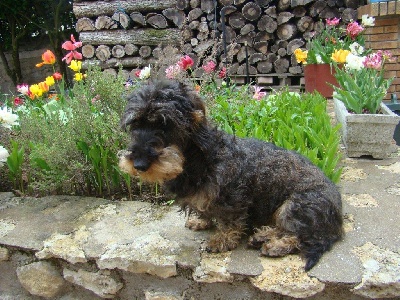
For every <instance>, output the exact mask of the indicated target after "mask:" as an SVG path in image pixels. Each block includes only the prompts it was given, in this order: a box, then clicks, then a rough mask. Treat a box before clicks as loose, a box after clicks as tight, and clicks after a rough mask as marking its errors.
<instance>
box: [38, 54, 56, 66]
mask: <svg viewBox="0 0 400 300" xmlns="http://www.w3.org/2000/svg"><path fill="white" fill-rule="evenodd" d="M42 60H43V61H42V62H41V63H38V64H36V67H38V68H40V67H41V66H43V65H53V64H54V63H55V62H56V56H55V55H54V53H53V52H51V51H50V50H46V52H45V53H43V54H42Z"/></svg>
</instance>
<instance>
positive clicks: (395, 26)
mask: <svg viewBox="0 0 400 300" xmlns="http://www.w3.org/2000/svg"><path fill="white" fill-rule="evenodd" d="M395 2H396V1H391V2H383V3H380V4H379V3H375V4H370V5H365V6H362V7H360V8H359V9H358V17H359V18H361V16H362V15H364V14H368V15H369V16H373V17H374V18H375V26H373V27H369V28H368V29H367V30H366V34H365V40H366V47H368V48H371V49H373V50H375V51H376V50H389V51H390V52H391V53H392V55H393V60H394V61H393V62H392V63H387V64H386V66H385V77H386V78H390V77H395V78H394V80H393V82H392V85H391V86H390V89H389V91H388V94H387V96H386V97H385V99H390V94H391V93H396V94H397V97H398V98H400V1H397V3H395ZM396 4H397V5H396Z"/></svg>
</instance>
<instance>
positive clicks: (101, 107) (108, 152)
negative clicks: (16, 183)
mask: <svg viewBox="0 0 400 300" xmlns="http://www.w3.org/2000/svg"><path fill="white" fill-rule="evenodd" d="M124 82H125V79H124V78H122V76H118V77H117V78H115V77H114V76H113V75H111V74H105V73H103V72H101V70H99V69H93V70H89V71H88V72H87V80H86V81H85V82H77V83H76V84H75V85H74V87H73V88H72V89H71V90H70V91H69V92H68V95H65V99H64V101H55V100H51V101H50V102H48V103H46V104H44V105H42V106H40V107H30V108H29V109H27V108H25V110H20V111H19V114H20V130H19V131H18V132H16V134H15V137H14V138H15V140H16V142H17V143H18V144H20V145H30V147H29V151H27V152H28V153H26V156H27V157H28V158H29V159H27V160H26V166H25V168H26V173H28V174H29V182H28V186H29V189H30V191H32V192H35V193H40V194H48V193H64V194H95V195H100V196H103V195H113V194H115V193H118V192H121V186H124V185H125V187H126V189H128V191H130V190H131V184H130V182H129V183H128V182H127V177H126V176H124V175H122V174H121V173H120V171H119V169H118V167H117V164H118V159H117V156H116V154H117V153H118V151H119V150H121V149H123V148H124V147H126V145H127V143H128V139H127V136H126V135H125V134H124V133H123V132H122V131H121V129H120V125H119V122H120V116H121V115H122V112H123V109H124V107H125V105H126V101H125V100H124V99H125V93H127V92H128V91H127V90H126V89H125V86H124ZM30 141H34V143H30ZM27 150H28V149H27Z"/></svg>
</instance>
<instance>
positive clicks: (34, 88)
mask: <svg viewBox="0 0 400 300" xmlns="http://www.w3.org/2000/svg"><path fill="white" fill-rule="evenodd" d="M29 91H30V92H31V93H32V95H34V96H36V97H41V96H42V95H43V90H42V89H41V88H40V87H39V85H38V84H32V85H31V86H30V87H29Z"/></svg>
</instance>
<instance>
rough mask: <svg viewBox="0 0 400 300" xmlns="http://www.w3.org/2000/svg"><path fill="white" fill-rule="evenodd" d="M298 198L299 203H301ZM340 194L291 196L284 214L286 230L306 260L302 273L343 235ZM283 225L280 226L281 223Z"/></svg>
mask: <svg viewBox="0 0 400 300" xmlns="http://www.w3.org/2000/svg"><path fill="white" fill-rule="evenodd" d="M300 198H301V200H300ZM340 198H341V197H340V194H339V193H335V192H332V193H331V194H330V195H329V196H327V194H326V193H323V192H320V191H314V192H308V193H305V194H301V195H293V198H292V199H291V200H292V201H290V204H289V205H288V206H287V209H286V211H285V214H286V216H285V217H286V218H288V220H291V221H290V222H286V223H283V224H285V225H286V226H285V225H284V227H286V230H288V231H290V232H292V233H293V234H294V235H296V236H297V238H298V240H299V249H300V252H301V254H302V255H303V256H304V258H305V260H306V264H305V267H304V268H305V270H306V271H308V270H310V269H311V268H312V267H314V266H315V265H316V264H317V262H318V261H319V259H320V258H321V256H322V254H323V253H324V252H326V251H328V250H330V249H331V247H332V245H333V244H334V243H335V242H336V241H338V240H339V239H341V238H342V236H343V227H342V226H343V217H342V209H341V199H340ZM281 224H282V223H281Z"/></svg>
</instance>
